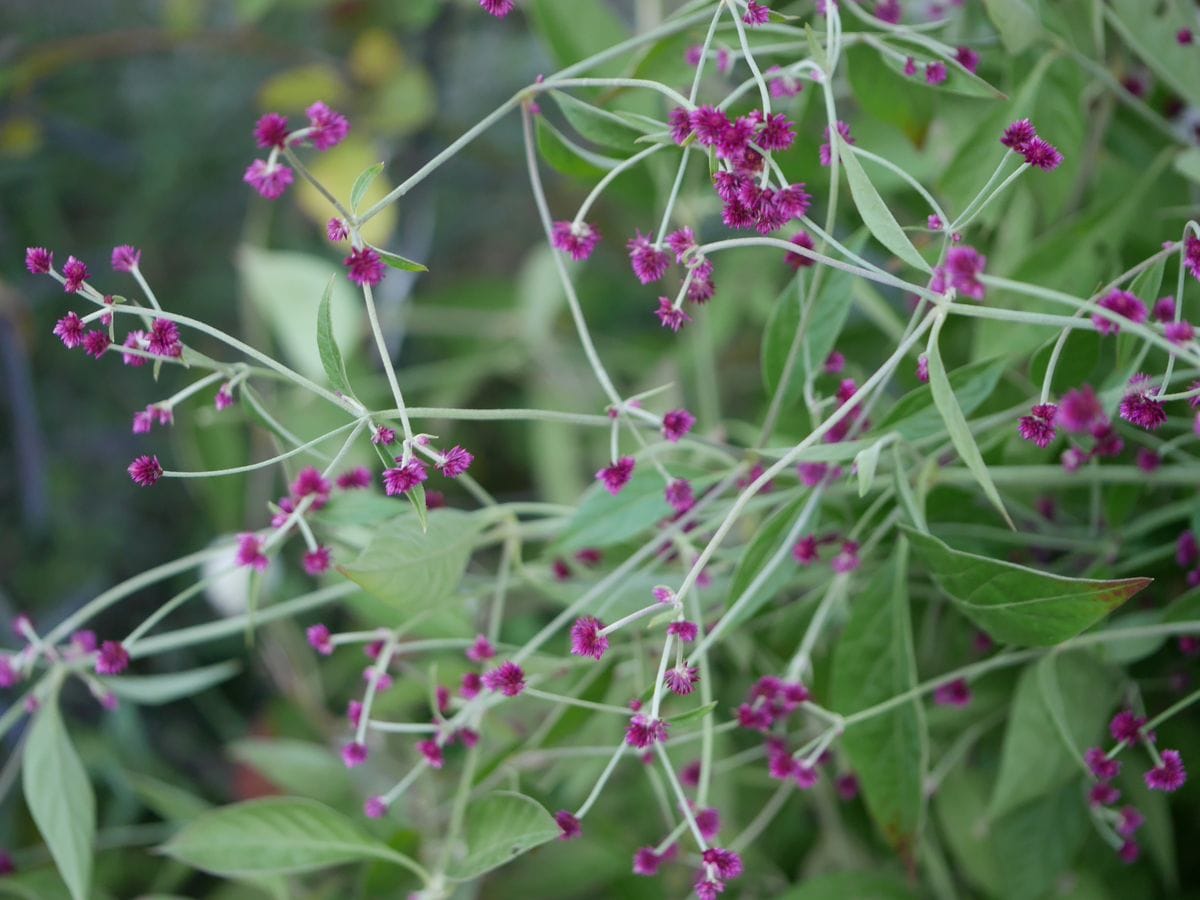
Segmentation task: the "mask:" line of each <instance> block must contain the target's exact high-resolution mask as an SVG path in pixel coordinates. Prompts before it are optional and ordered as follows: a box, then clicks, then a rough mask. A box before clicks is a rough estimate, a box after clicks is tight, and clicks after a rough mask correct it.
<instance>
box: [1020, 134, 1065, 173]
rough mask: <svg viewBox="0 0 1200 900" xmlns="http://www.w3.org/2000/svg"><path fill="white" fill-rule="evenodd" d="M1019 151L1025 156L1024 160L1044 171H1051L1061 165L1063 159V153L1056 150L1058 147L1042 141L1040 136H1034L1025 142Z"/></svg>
mask: <svg viewBox="0 0 1200 900" xmlns="http://www.w3.org/2000/svg"><path fill="white" fill-rule="evenodd" d="M1021 153H1022V155H1023V156H1024V157H1025V162H1027V163H1029V164H1030V165H1031V166H1036V167H1037V168H1039V169H1041V170H1042V171H1044V172H1053V171H1054V170H1055V169H1057V168H1058V167H1059V166H1061V165H1062V161H1063V155H1062V154H1061V153H1059V152H1058V148H1057V147H1055V146H1054V145H1053V144H1049V143H1047V142H1046V141H1043V140H1042V139H1041V138H1040V137H1035V138H1034V139H1033V140H1032V141H1030V142H1029V143H1028V144H1026V145H1025V149H1024V150H1022V151H1021Z"/></svg>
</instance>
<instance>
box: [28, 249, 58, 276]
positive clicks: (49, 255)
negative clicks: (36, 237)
mask: <svg viewBox="0 0 1200 900" xmlns="http://www.w3.org/2000/svg"><path fill="white" fill-rule="evenodd" d="M53 267H54V253H53V252H52V251H50V250H47V249H46V248H45V247H26V248H25V268H26V269H28V270H29V274H30V275H48V274H49V273H50V270H51V269H52V268H53Z"/></svg>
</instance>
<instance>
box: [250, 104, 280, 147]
mask: <svg viewBox="0 0 1200 900" xmlns="http://www.w3.org/2000/svg"><path fill="white" fill-rule="evenodd" d="M287 136H288V120H287V117H286V116H281V115H280V114H279V113H273V112H271V113H267V114H266V115H264V116H261V117H260V118H259V120H258V121H257V122H255V123H254V143H256V144H258V146H259V147H261V148H262V149H263V150H270V149H271V148H272V147H277V148H279V149H280V150H282V149H283V148H284V145H285V144H286V143H287Z"/></svg>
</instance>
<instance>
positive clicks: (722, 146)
mask: <svg viewBox="0 0 1200 900" xmlns="http://www.w3.org/2000/svg"><path fill="white" fill-rule="evenodd" d="M753 139H754V123H753V122H752V121H751V120H750V119H749V118H748V117H746V116H741V117H739V118H737V119H734V120H733V121H732V122H729V123H727V124H726V125H725V127H724V128H723V129H722V130H721V133H720V134H719V135H718V136H717V142H716V148H717V158H718V159H727V160H730V161H732V162H734V163H739V162H742V161H744V160H745V159H746V155H747V152H748V151H749V149H750V142H751V141H752V140H753Z"/></svg>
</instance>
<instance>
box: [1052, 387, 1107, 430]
mask: <svg viewBox="0 0 1200 900" xmlns="http://www.w3.org/2000/svg"><path fill="white" fill-rule="evenodd" d="M1104 421H1105V419H1104V408H1103V407H1102V406H1101V405H1100V399H1099V398H1098V397H1097V396H1096V392H1095V391H1093V390H1092V386H1091V385H1090V384H1085V385H1084V386H1083V387H1082V388H1080V389H1079V390H1074V389H1072V390H1069V391H1067V393H1066V394H1064V395H1063V398H1062V400H1060V401H1059V404H1058V409H1057V411H1056V413H1055V416H1054V423H1055V424H1056V425H1058V426H1060V427H1061V428H1063V429H1064V430H1065V431H1069V432H1072V433H1075V434H1079V433H1081V432H1084V431H1090V430H1091V429H1092V428H1093V427H1095V426H1096V425H1099V424H1101V423H1102V422H1104Z"/></svg>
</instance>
